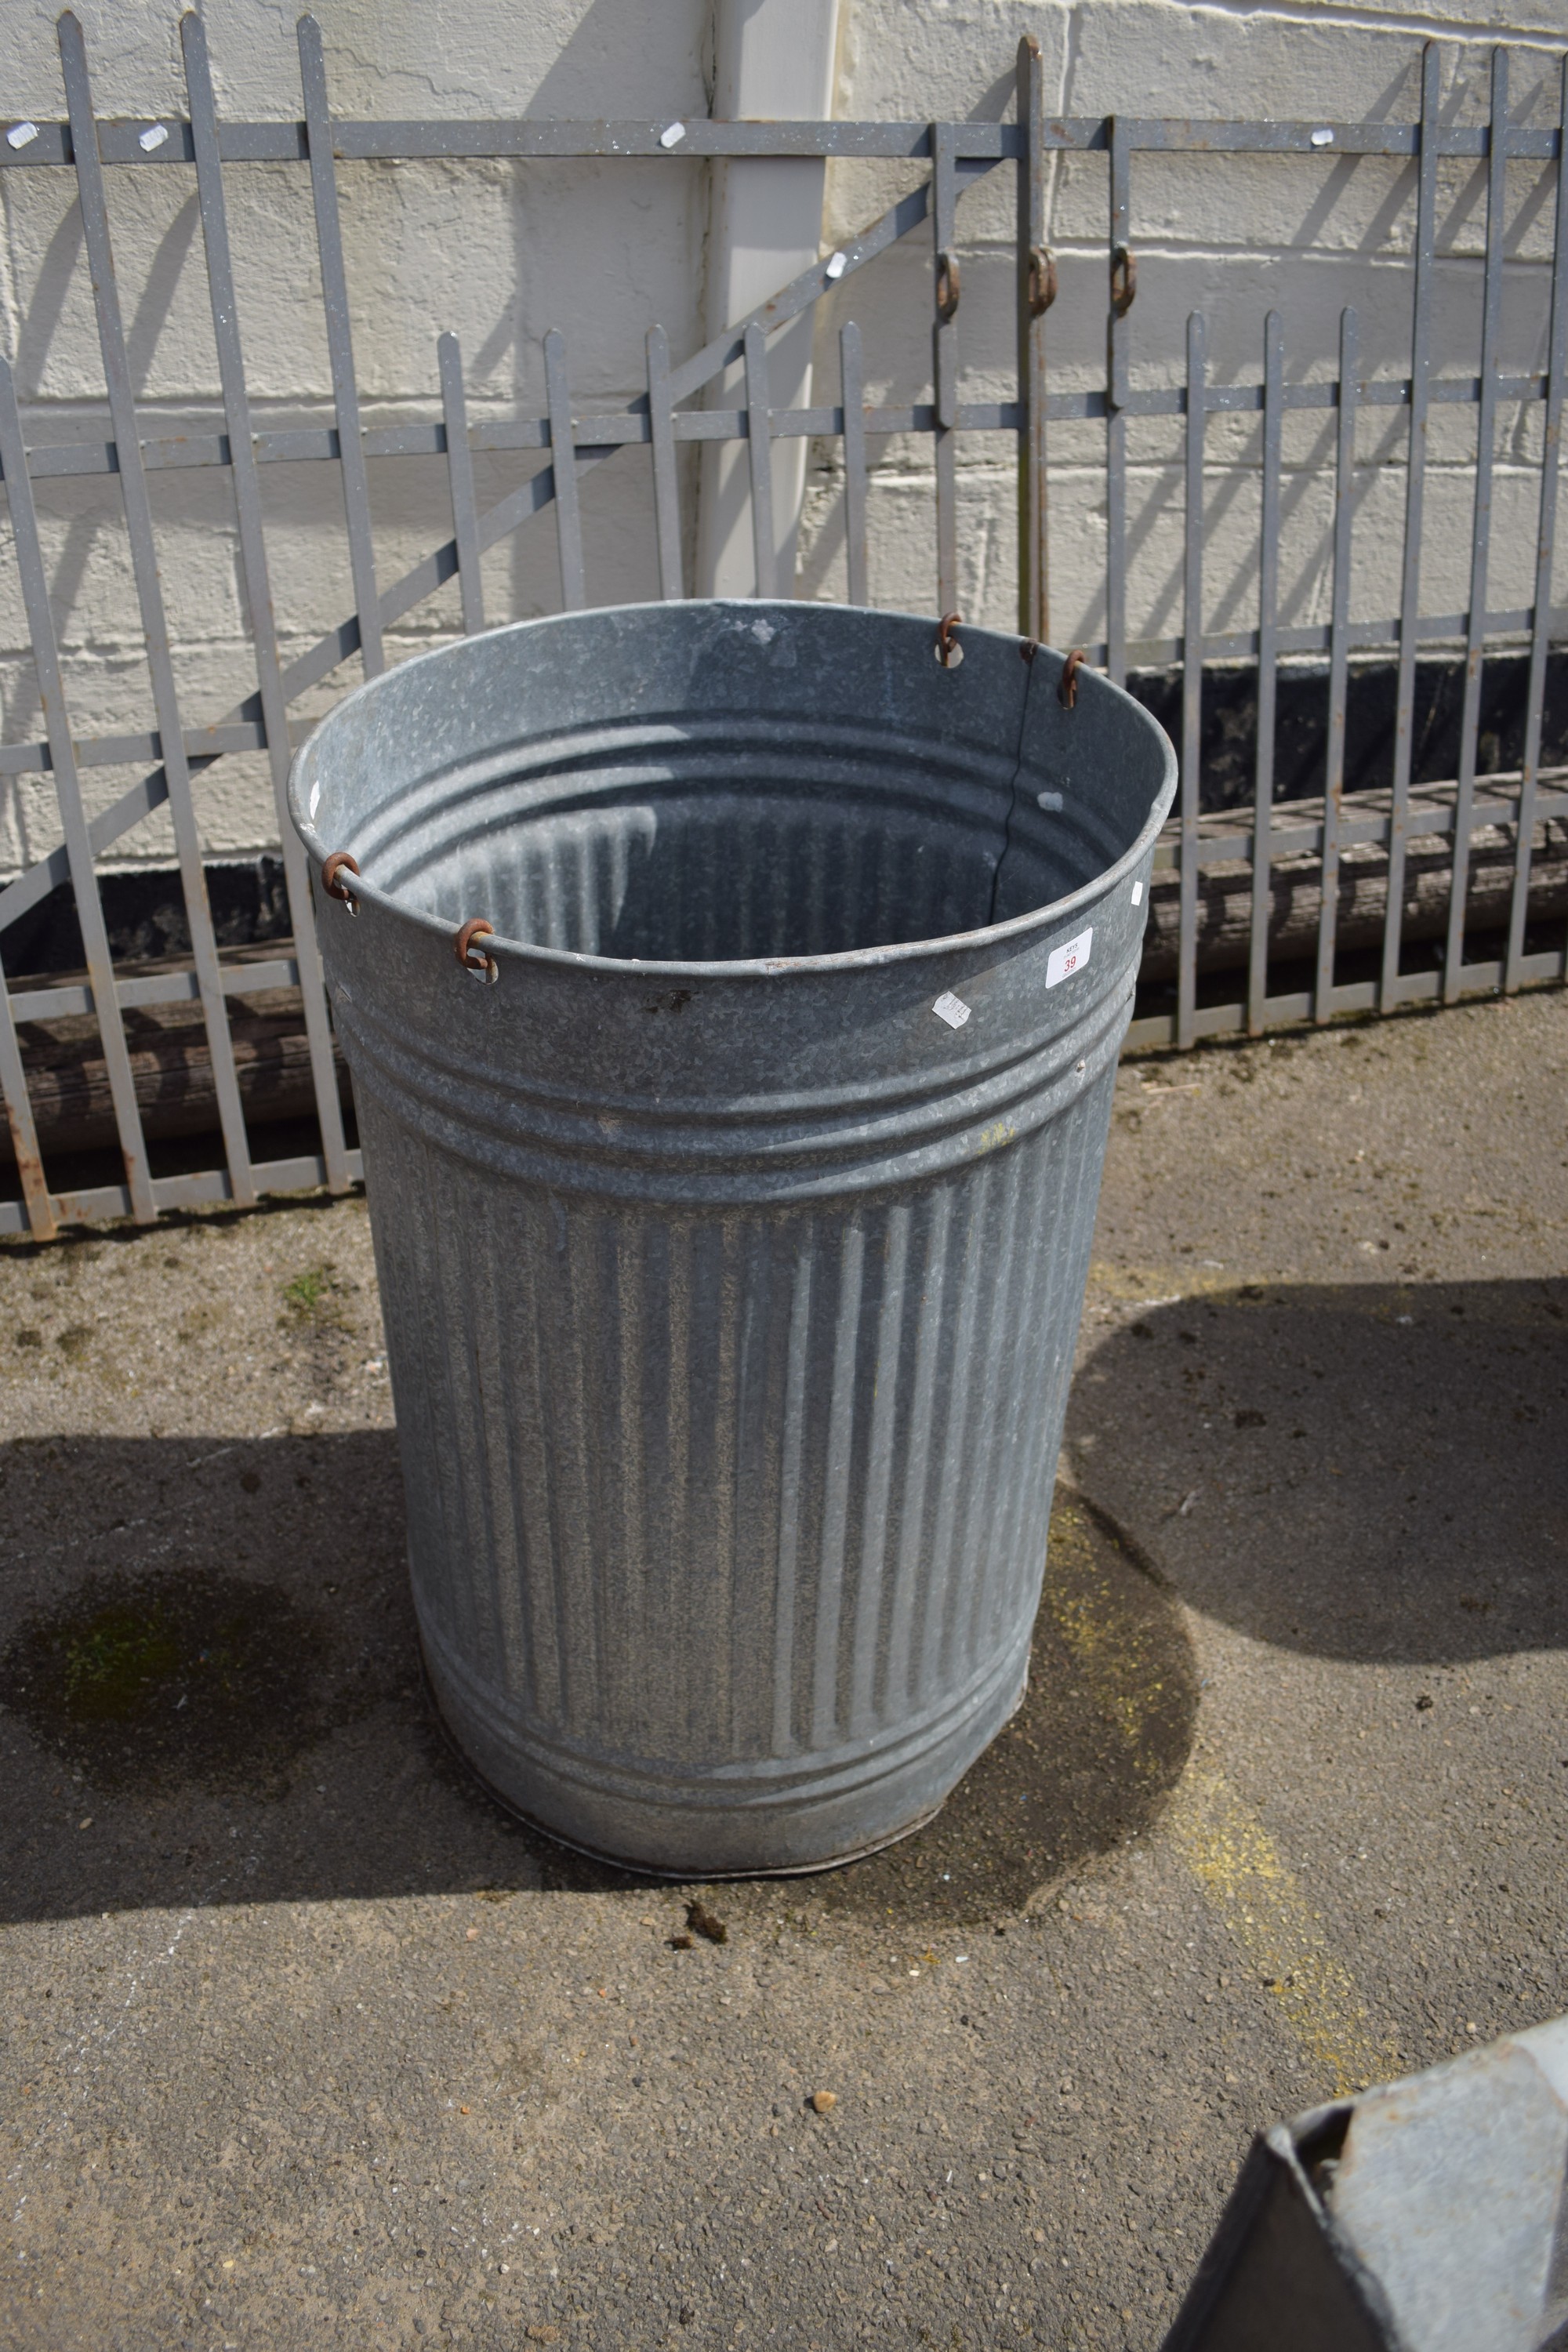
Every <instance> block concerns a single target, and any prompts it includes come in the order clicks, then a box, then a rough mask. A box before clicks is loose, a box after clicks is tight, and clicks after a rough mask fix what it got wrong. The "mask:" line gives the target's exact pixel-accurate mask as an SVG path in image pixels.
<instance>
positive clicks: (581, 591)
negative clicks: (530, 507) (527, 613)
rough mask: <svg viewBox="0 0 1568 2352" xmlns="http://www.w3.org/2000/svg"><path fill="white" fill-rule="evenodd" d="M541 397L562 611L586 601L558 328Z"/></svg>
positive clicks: (548, 346)
mask: <svg viewBox="0 0 1568 2352" xmlns="http://www.w3.org/2000/svg"><path fill="white" fill-rule="evenodd" d="M544 399H545V405H546V406H547V407H548V409H549V411H550V470H551V477H552V481H553V483H554V486H555V537H556V541H557V544H558V545H559V547H560V550H561V604H562V610H563V612H567V613H575V612H576V611H577V610H578V608H579V607H580V606H581V605H583V604H586V603H587V601H588V587H587V581H586V579H585V577H584V571H583V516H582V510H581V509H580V507H579V505H578V502H577V447H576V442H575V438H574V434H573V430H572V387H571V385H570V383H569V382H568V381H567V375H566V345H565V341H564V340H563V337H562V333H561V330H560V329H559V327H552V328H551V330H550V332H549V333H548V334H547V335H546V336H545V338H544Z"/></svg>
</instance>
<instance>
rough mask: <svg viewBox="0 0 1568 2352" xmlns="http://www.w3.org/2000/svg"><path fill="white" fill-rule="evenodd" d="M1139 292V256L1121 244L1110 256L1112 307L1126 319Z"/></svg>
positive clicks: (1119, 315)
mask: <svg viewBox="0 0 1568 2352" xmlns="http://www.w3.org/2000/svg"><path fill="white" fill-rule="evenodd" d="M1137 292H1138V259H1137V256H1136V255H1135V254H1131V253H1129V251H1128V250H1127V247H1125V246H1124V245H1119V246H1118V247H1117V248H1116V250H1115V252H1114V253H1113V254H1112V255H1111V257H1110V307H1111V309H1112V310H1114V311H1115V313H1116V315H1117V317H1118V318H1119V319H1125V317H1126V316H1127V313H1128V311H1129V310H1131V308H1132V304H1133V300H1134V298H1135V297H1136V295H1137Z"/></svg>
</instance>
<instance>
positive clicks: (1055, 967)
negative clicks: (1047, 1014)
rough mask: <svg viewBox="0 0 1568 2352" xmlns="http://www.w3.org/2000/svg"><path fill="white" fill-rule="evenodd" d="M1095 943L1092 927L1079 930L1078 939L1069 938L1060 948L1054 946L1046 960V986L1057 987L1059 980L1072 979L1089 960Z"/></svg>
mask: <svg viewBox="0 0 1568 2352" xmlns="http://www.w3.org/2000/svg"><path fill="white" fill-rule="evenodd" d="M1093 945H1094V932H1093V929H1092V928H1091V929H1089V930H1087V931H1079V935H1078V937H1077V939H1076V940H1066V941H1064V943H1063V944H1062V946H1060V947H1059V948H1053V949H1052V950H1051V952H1050V955H1049V956H1048V958H1047V962H1046V986H1047V988H1055V986H1056V985H1057V982H1058V981H1062V980H1070V979H1071V978H1072V976H1073V974H1074V972H1075V971H1082V970H1083V968H1084V966H1085V964H1086V963H1087V962H1088V961H1089V950H1090V948H1092V947H1093Z"/></svg>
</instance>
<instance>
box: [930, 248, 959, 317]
mask: <svg viewBox="0 0 1568 2352" xmlns="http://www.w3.org/2000/svg"><path fill="white" fill-rule="evenodd" d="M962 294H963V279H962V278H961V277H960V274H959V268H958V256H957V254H956V253H939V254H938V255H937V257H936V311H937V316H938V318H939V319H942V320H949V319H952V317H953V316H954V315H955V314H956V312H957V310H958V305H959V299H960V297H961V296H962Z"/></svg>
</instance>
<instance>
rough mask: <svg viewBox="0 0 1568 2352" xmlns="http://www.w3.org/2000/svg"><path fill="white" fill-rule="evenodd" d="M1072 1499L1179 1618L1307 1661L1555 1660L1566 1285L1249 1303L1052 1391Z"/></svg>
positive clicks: (1564, 1586)
mask: <svg viewBox="0 0 1568 2352" xmlns="http://www.w3.org/2000/svg"><path fill="white" fill-rule="evenodd" d="M1068 1448H1069V1453H1070V1457H1071V1459H1072V1461H1073V1463H1074V1465H1075V1466H1076V1471H1077V1475H1078V1476H1079V1481H1080V1483H1081V1485H1082V1486H1083V1487H1084V1489H1085V1491H1086V1493H1088V1494H1089V1495H1090V1496H1092V1497H1093V1498H1094V1500H1095V1501H1096V1502H1097V1503H1098V1504H1099V1505H1100V1507H1101V1508H1102V1509H1104V1510H1105V1511H1106V1512H1108V1513H1109V1514H1110V1516H1111V1517H1112V1519H1113V1520H1114V1522H1115V1523H1116V1524H1117V1525H1118V1526H1119V1527H1121V1528H1124V1529H1125V1530H1126V1531H1127V1533H1128V1535H1129V1537H1130V1538H1131V1539H1132V1540H1133V1541H1134V1542H1135V1543H1136V1544H1137V1545H1138V1547H1139V1548H1140V1549H1142V1551H1143V1552H1144V1553H1145V1554H1146V1555H1148V1556H1150V1557H1151V1558H1152V1559H1154V1560H1155V1561H1157V1562H1158V1564H1159V1567H1160V1569H1161V1570H1163V1572H1165V1573H1166V1574H1168V1575H1169V1576H1170V1578H1171V1580H1173V1583H1174V1585H1175V1587H1176V1589H1177V1590H1178V1591H1179V1592H1180V1594H1181V1596H1182V1598H1183V1600H1184V1601H1188V1602H1190V1603H1191V1604H1192V1606H1193V1607H1194V1608H1196V1609H1199V1610H1202V1611H1203V1612H1205V1614H1206V1615H1209V1616H1211V1617H1215V1618H1217V1619H1219V1620H1221V1621H1222V1622H1225V1623H1226V1624H1227V1625H1232V1626H1235V1627H1237V1629H1238V1630H1239V1631H1241V1632H1242V1633H1247V1634H1250V1635H1252V1636H1254V1637H1255V1638H1256V1639H1258V1640H1260V1641H1265V1642H1270V1643H1276V1644H1278V1645H1279V1646H1280V1647H1283V1648H1289V1649H1295V1650H1300V1651H1303V1652H1308V1653H1310V1654H1314V1655H1317V1656H1321V1657H1326V1658H1342V1659H1362V1660H1377V1661H1384V1662H1394V1661H1401V1660H1403V1661H1406V1662H1409V1663H1412V1664H1415V1663H1421V1664H1447V1663H1458V1662H1459V1661H1462V1660H1464V1659H1467V1658H1475V1657H1482V1656H1491V1655H1496V1654H1500V1653H1503V1652H1510V1651H1520V1650H1541V1649H1556V1648H1560V1647H1562V1646H1563V1644H1564V1643H1568V1283H1563V1282H1544V1281H1519V1282H1474V1283H1430V1284H1411V1285H1408V1286H1405V1285H1397V1284H1388V1283H1368V1284H1365V1285H1360V1284H1355V1285H1352V1284H1345V1285H1322V1286H1315V1285H1300V1286H1295V1285H1289V1284H1268V1285H1265V1286H1258V1285H1248V1286H1247V1287H1245V1288H1243V1289H1238V1290H1227V1291H1216V1292H1214V1293H1212V1294H1210V1295H1209V1296H1207V1297H1194V1298H1186V1299H1183V1300H1180V1301H1178V1302H1175V1303H1167V1304H1164V1305H1161V1306H1155V1307H1149V1308H1147V1309H1145V1310H1144V1312H1143V1313H1142V1314H1141V1315H1140V1316H1139V1317H1138V1318H1137V1319H1136V1320H1135V1321H1133V1322H1132V1323H1131V1324H1130V1325H1122V1326H1121V1328H1119V1329H1118V1330H1117V1331H1116V1332H1115V1333H1114V1335H1113V1336H1111V1337H1110V1338H1109V1339H1106V1340H1105V1341H1104V1342H1103V1343H1102V1344H1101V1345H1100V1347H1099V1348H1098V1349H1096V1350H1095V1351H1094V1353H1093V1355H1092V1356H1091V1357H1090V1359H1089V1361H1088V1362H1087V1364H1086V1365H1085V1367H1084V1369H1083V1370H1082V1371H1080V1373H1079V1378H1078V1381H1077V1384H1076V1386H1075V1388H1074V1391H1073V1396H1072V1402H1071V1406H1070V1409H1069V1412H1068Z"/></svg>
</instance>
